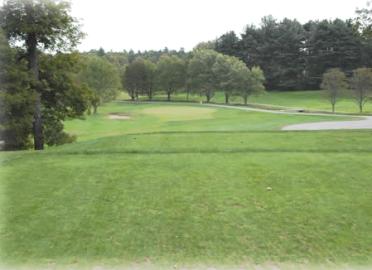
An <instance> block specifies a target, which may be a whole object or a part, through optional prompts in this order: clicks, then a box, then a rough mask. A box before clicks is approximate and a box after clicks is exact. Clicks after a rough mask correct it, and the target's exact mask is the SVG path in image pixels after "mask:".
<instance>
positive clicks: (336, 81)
mask: <svg viewBox="0 0 372 270" xmlns="http://www.w3.org/2000/svg"><path fill="white" fill-rule="evenodd" d="M320 87H321V89H323V90H325V94H324V98H325V100H326V101H327V102H329V103H331V104H332V113H335V105H336V104H337V102H339V101H340V99H341V98H343V97H345V90H346V89H347V88H348V84H347V82H346V76H345V73H343V72H342V71H341V70H339V69H338V68H332V69H330V70H328V71H327V72H325V73H324V74H323V80H322V84H321V85H320Z"/></svg>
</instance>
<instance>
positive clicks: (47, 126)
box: [43, 114, 77, 146]
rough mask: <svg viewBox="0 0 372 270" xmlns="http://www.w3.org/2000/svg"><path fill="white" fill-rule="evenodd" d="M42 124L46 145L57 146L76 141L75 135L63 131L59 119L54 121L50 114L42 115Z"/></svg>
mask: <svg viewBox="0 0 372 270" xmlns="http://www.w3.org/2000/svg"><path fill="white" fill-rule="evenodd" d="M43 124H44V136H45V143H46V144H47V145H48V146H57V145H62V144H66V143H74V142H76V140H77V136H76V135H70V134H67V133H66V132H63V128H64V125H63V124H62V123H61V122H60V121H56V119H55V118H54V117H53V115H52V114H47V115H46V116H44V122H43Z"/></svg>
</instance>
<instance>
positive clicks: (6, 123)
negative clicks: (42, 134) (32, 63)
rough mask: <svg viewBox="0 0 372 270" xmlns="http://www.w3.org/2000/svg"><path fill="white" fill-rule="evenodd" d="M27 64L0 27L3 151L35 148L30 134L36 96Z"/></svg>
mask: <svg viewBox="0 0 372 270" xmlns="http://www.w3.org/2000/svg"><path fill="white" fill-rule="evenodd" d="M31 79H32V76H31V74H30V72H28V68H27V63H24V61H22V62H20V63H19V62H17V59H16V55H15V53H14V52H13V51H12V50H11V49H10V47H9V45H8V42H7V39H6V38H5V36H4V34H3V31H2V29H1V28H0V141H2V145H0V148H2V149H4V150H25V149H28V148H30V147H31V146H32V143H31V141H30V134H31V133H32V121H33V114H34V113H33V111H34V109H33V108H34V102H35V100H36V93H35V92H34V91H33V90H32V89H31V88H30V85H31Z"/></svg>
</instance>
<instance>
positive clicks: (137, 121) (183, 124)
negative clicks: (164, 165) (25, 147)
mask: <svg viewBox="0 0 372 270" xmlns="http://www.w3.org/2000/svg"><path fill="white" fill-rule="evenodd" d="M109 114H119V115H124V116H130V117H131V118H130V119H108V118H107V116H108V115H109ZM341 120H350V121H352V120H356V119H355V118H350V117H332V116H329V117H324V116H315V115H314V116H307V115H283V114H271V113H261V112H253V111H242V110H235V109H227V108H218V107H207V106H203V105H197V104H189V105H187V104H186V105H184V104H180V105H178V104H176V105H175V104H138V103H120V102H113V103H108V104H103V105H102V106H100V107H99V109H98V114H96V115H91V116H87V117H86V120H74V121H67V122H65V130H66V131H67V132H69V133H71V134H76V135H77V136H78V141H85V140H91V139H96V138H102V137H106V136H117V135H120V134H133V133H149V132H175V131H177V132H186V131H188V132H189V131H248V130H278V129H280V128H281V127H284V126H287V125H291V124H299V123H309V122H322V121H341Z"/></svg>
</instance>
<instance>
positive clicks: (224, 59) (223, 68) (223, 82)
mask: <svg viewBox="0 0 372 270" xmlns="http://www.w3.org/2000/svg"><path fill="white" fill-rule="evenodd" d="M233 61H238V60H237V58H233V57H229V56H227V55H223V54H219V55H218V56H217V57H216V62H215V63H214V65H213V68H212V71H213V76H214V87H215V89H216V90H217V91H220V92H224V94H225V102H226V104H227V103H229V98H230V97H231V95H232V93H233V88H232V80H231V69H232V63H233ZM243 64H244V63H243ZM244 66H245V65H244Z"/></svg>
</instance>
